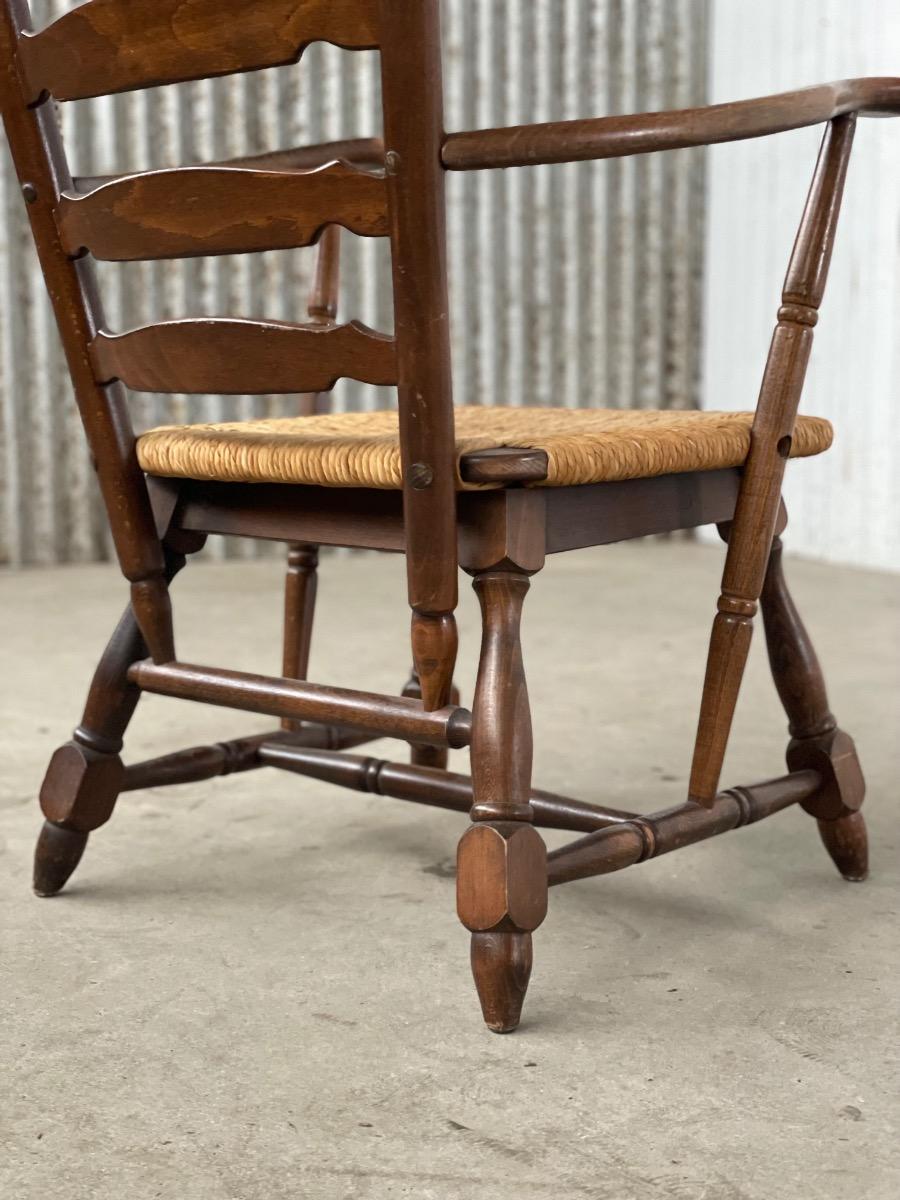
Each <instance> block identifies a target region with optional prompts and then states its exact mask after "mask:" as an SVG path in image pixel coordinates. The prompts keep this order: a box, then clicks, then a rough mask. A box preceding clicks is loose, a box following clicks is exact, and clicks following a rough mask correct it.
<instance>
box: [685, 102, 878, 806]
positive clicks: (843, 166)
mask: <svg viewBox="0 0 900 1200" xmlns="http://www.w3.org/2000/svg"><path fill="white" fill-rule="evenodd" d="M854 124H855V118H854V117H852V116H849V117H840V118H838V119H837V120H836V121H833V122H832V123H831V124H830V125H829V126H828V128H827V130H826V132H825V137H824V139H823V142H822V149H821V152H820V154H819V161H818V164H817V166H816V171H815V175H814V177H813V182H812V187H811V188H810V193H809V198H808V200H807V204H806V209H805V211H804V214H803V220H802V222H801V225H800V230H799V233H798V234H797V240H796V242H795V245H794V252H793V254H792V256H791V262H790V266H789V267H788V272H787V278H786V280H785V284H784V290H783V293H782V307H781V309H780V311H779V313H778V324H777V326H776V328H775V333H774V335H773V337H772V346H771V349H770V351H769V360H768V363H767V365H766V372H765V376H764V378H763V384H762V390H761V392H760V397H759V403H758V405H757V409H756V416H755V418H754V422H753V430H752V436H751V444H750V453H749V455H748V458H747V463H746V465H745V467H744V471H743V475H742V479H741V490H740V494H739V496H738V502H737V507H736V509H735V514H734V520H733V522H732V526H731V532H730V534H729V539H728V554H727V557H726V561H725V570H724V573H723V576H722V593H721V596H720V597H719V603H718V612H717V613H716V617H715V621H714V623H713V629H712V635H711V638H710V647H709V657H708V660H707V667H706V678H705V680H704V685H703V698H702V702H701V708H700V720H699V723H698V728H697V738H696V742H695V746H694V756H693V763H692V766H691V779H690V786H689V797H690V799H692V800H694V801H695V802H697V803H699V804H706V805H710V804H712V803H713V801H714V799H715V795H716V791H717V790H718V785H719V777H720V775H721V772H722V763H723V761H724V758H725V750H726V748H727V745H728V738H729V735H730V732H731V725H732V721H733V719H734V710H735V706H736V704H737V697H738V692H739V690H740V685H741V680H742V678H743V674H744V668H745V666H746V663H747V655H748V653H749V649H750V640H751V638H752V635H753V618H754V616H755V615H756V611H757V606H758V600H759V596H760V593H761V591H762V587H763V581H764V579H765V574H766V567H767V564H768V560H769V551H770V548H771V545H772V539H773V536H774V533H775V524H776V521H777V518H778V509H779V504H780V501H781V483H782V479H783V478H784V468H785V463H786V461H787V458H788V455H789V454H790V445H791V438H792V437H793V433H794V423H795V421H796V419H797V409H798V406H799V404H800V396H801V393H802V390H803V383H804V380H805V378H806V368H807V365H808V363H809V355H810V351H811V349H812V341H813V328H814V327H815V324H816V321H817V320H818V310H819V306H820V305H821V303H822V299H823V297H824V294H825V283H826V280H827V278H828V268H829V266H830V264H831V254H832V251H833V249H834V239H835V233H836V231H837V220H838V216H839V214H840V208H841V199H842V197H843V191H844V181H845V179H846V175H847V166H848V163H849V159H850V150H851V148H852V145H853V133H854Z"/></svg>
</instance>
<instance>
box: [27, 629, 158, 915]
mask: <svg viewBox="0 0 900 1200" xmlns="http://www.w3.org/2000/svg"><path fill="white" fill-rule="evenodd" d="M146 653H147V649H146V646H145V643H144V639H143V637H142V636H141V632H140V630H139V629H138V625H137V621H136V620H135V617H134V613H133V611H132V608H131V606H130V605H129V607H128V608H127V609H126V610H125V613H124V615H123V616H122V619H121V620H120V621H119V624H118V626H117V627H116V630H115V632H114V633H113V636H112V638H111V639H110V642H109V645H108V646H107V647H106V650H105V651H104V654H103V657H102V658H101V659H100V663H99V665H98V666H97V670H96V671H95V673H94V678H93V681H92V683H91V688H90V692H89V693H88V698H87V703H86V705H85V709H84V715H83V717H82V719H81V724H80V725H79V726H78V728H77V729H76V730H75V732H74V734H73V735H72V740H71V741H70V742H67V743H66V744H65V745H64V746H60V748H59V749H58V750H57V751H56V752H55V754H54V755H53V757H52V758H51V760H50V765H49V766H48V768H47V774H46V776H45V778H44V782H43V784H42V786H41V796H40V801H41V809H42V811H43V813H44V816H45V817H46V818H47V819H46V821H45V822H44V827H43V829H42V830H41V834H40V837H39V838H38V843H37V847H36V849H35V855H34V890H35V892H36V893H37V895H39V896H54V895H56V893H57V892H59V891H61V890H62V888H63V887H64V886H65V884H66V882H67V880H68V879H69V876H70V875H71V874H72V872H73V871H74V870H75V868H76V867H77V866H78V863H79V860H80V859H81V856H82V854H83V852H84V848H85V845H86V844H87V839H88V834H89V833H91V832H92V831H93V830H95V829H99V827H100V826H101V825H104V824H105V823H106V822H107V821H108V820H109V818H110V817H111V816H112V811H113V808H114V807H115V803H116V800H117V798H118V795H119V791H120V790H121V786H122V780H123V774H124V768H123V766H122V760H121V758H120V757H119V752H120V750H121V749H122V738H123V736H124V734H125V730H126V728H127V727H128V722H129V721H130V720H131V717H132V714H133V713H134V710H135V707H136V705H137V702H138V699H139V698H140V690H139V689H138V688H137V687H135V686H134V684H132V683H129V682H128V676H127V672H128V668H129V667H130V666H131V664H132V663H133V662H136V661H137V660H138V659H140V658H143V657H145V656H146Z"/></svg>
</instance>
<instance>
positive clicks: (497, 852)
mask: <svg viewBox="0 0 900 1200" xmlns="http://www.w3.org/2000/svg"><path fill="white" fill-rule="evenodd" d="M474 586H475V590H476V592H477V593H478V597H479V600H480V601H481V611H482V616H483V621H484V626H483V631H484V632H483V640H482V646H481V661H480V664H479V668H478V684H477V688H476V692H475V705H474V712H473V717H474V726H473V731H472V780H473V790H474V801H475V803H474V805H473V808H472V814H471V815H472V821H473V822H474V823H473V825H472V826H471V827H470V828H469V829H468V830H467V831H466V833H465V834H464V835H463V838H462V841H461V842H460V845H459V859H458V871H457V907H458V911H459V917H460V920H461V921H462V923H463V925H465V926H466V928H467V929H469V930H470V931H471V933H472V971H473V974H474V976H475V984H476V987H477V989H478V996H479V999H480V1000H481V1008H482V1012H483V1013H484V1019H485V1022H486V1023H487V1025H488V1027H489V1028H490V1029H492V1030H493V1031H494V1032H495V1033H509V1032H511V1031H512V1030H513V1029H515V1028H516V1026H517V1025H518V1024H519V1019H520V1016H521V1012H522V1003H523V1001H524V999H525V993H526V991H527V988H528V981H529V976H530V975H531V961H532V946H531V934H532V931H533V930H535V929H537V928H538V926H539V925H540V924H541V922H542V921H543V919H544V917H545V916H546V913H547V851H546V848H545V846H544V843H543V841H542V839H541V837H540V834H538V832H537V831H536V830H535V829H534V827H533V825H532V824H531V820H532V817H533V812H532V808H531V804H530V803H529V799H530V792H531V758H532V740H531V711H530V707H529V702H528V690H527V687H526V683H525V671H524V667H523V664H522V647H521V643H520V640H519V628H520V622H521V615H522V604H523V601H524V599H525V594H526V592H527V591H528V587H529V581H528V576H527V575H526V574H524V573H522V572H520V571H517V570H516V569H514V568H512V569H496V570H490V571H487V572H485V573H481V574H478V575H477V576H476V578H475V584H474Z"/></svg>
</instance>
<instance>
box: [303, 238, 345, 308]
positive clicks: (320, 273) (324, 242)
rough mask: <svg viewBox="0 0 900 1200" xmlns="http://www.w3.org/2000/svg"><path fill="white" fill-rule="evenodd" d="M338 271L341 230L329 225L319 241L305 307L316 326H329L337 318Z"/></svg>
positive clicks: (339, 266) (339, 265) (339, 267)
mask: <svg viewBox="0 0 900 1200" xmlns="http://www.w3.org/2000/svg"><path fill="white" fill-rule="evenodd" d="M340 269H341V230H340V227H339V226H338V225H329V226H328V228H327V229H326V230H325V231H324V233H323V234H322V237H321V238H320V239H319V254H318V257H317V259H316V273H315V275H314V276H313V287H312V292H311V294H310V297H309V305H308V306H307V312H308V313H309V317H310V320H311V321H313V322H315V323H316V324H319V325H329V324H331V322H333V321H334V320H335V318H336V317H337V310H338V290H339V282H340V281H339V276H340Z"/></svg>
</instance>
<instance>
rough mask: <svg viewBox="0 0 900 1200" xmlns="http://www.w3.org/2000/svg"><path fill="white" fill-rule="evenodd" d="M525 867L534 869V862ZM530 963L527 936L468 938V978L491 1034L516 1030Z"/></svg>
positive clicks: (492, 934) (480, 934)
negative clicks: (470, 967) (471, 977)
mask: <svg viewBox="0 0 900 1200" xmlns="http://www.w3.org/2000/svg"><path fill="white" fill-rule="evenodd" d="M535 837H537V834H535ZM529 866H530V868H531V869H532V870H537V869H538V864H537V862H536V861H535V863H534V864H529ZM533 961H534V951H533V948H532V938H531V934H530V933H520V932H512V933H510V932H507V931H503V932H499V931H497V930H487V931H480V932H477V933H473V934H472V947H471V963H472V974H473V976H474V977H475V986H476V988H477V989H478V999H479V1000H480V1001H481V1012H482V1015H483V1016H484V1023H485V1025H487V1027H488V1029H491V1030H493V1032H494V1033H512V1032H513V1030H514V1029H517V1028H518V1026H519V1021H520V1020H521V1018H522V1005H523V1003H524V1002H525V993H526V992H527V991H528V983H529V980H530V979H531V967H532V963H533Z"/></svg>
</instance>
